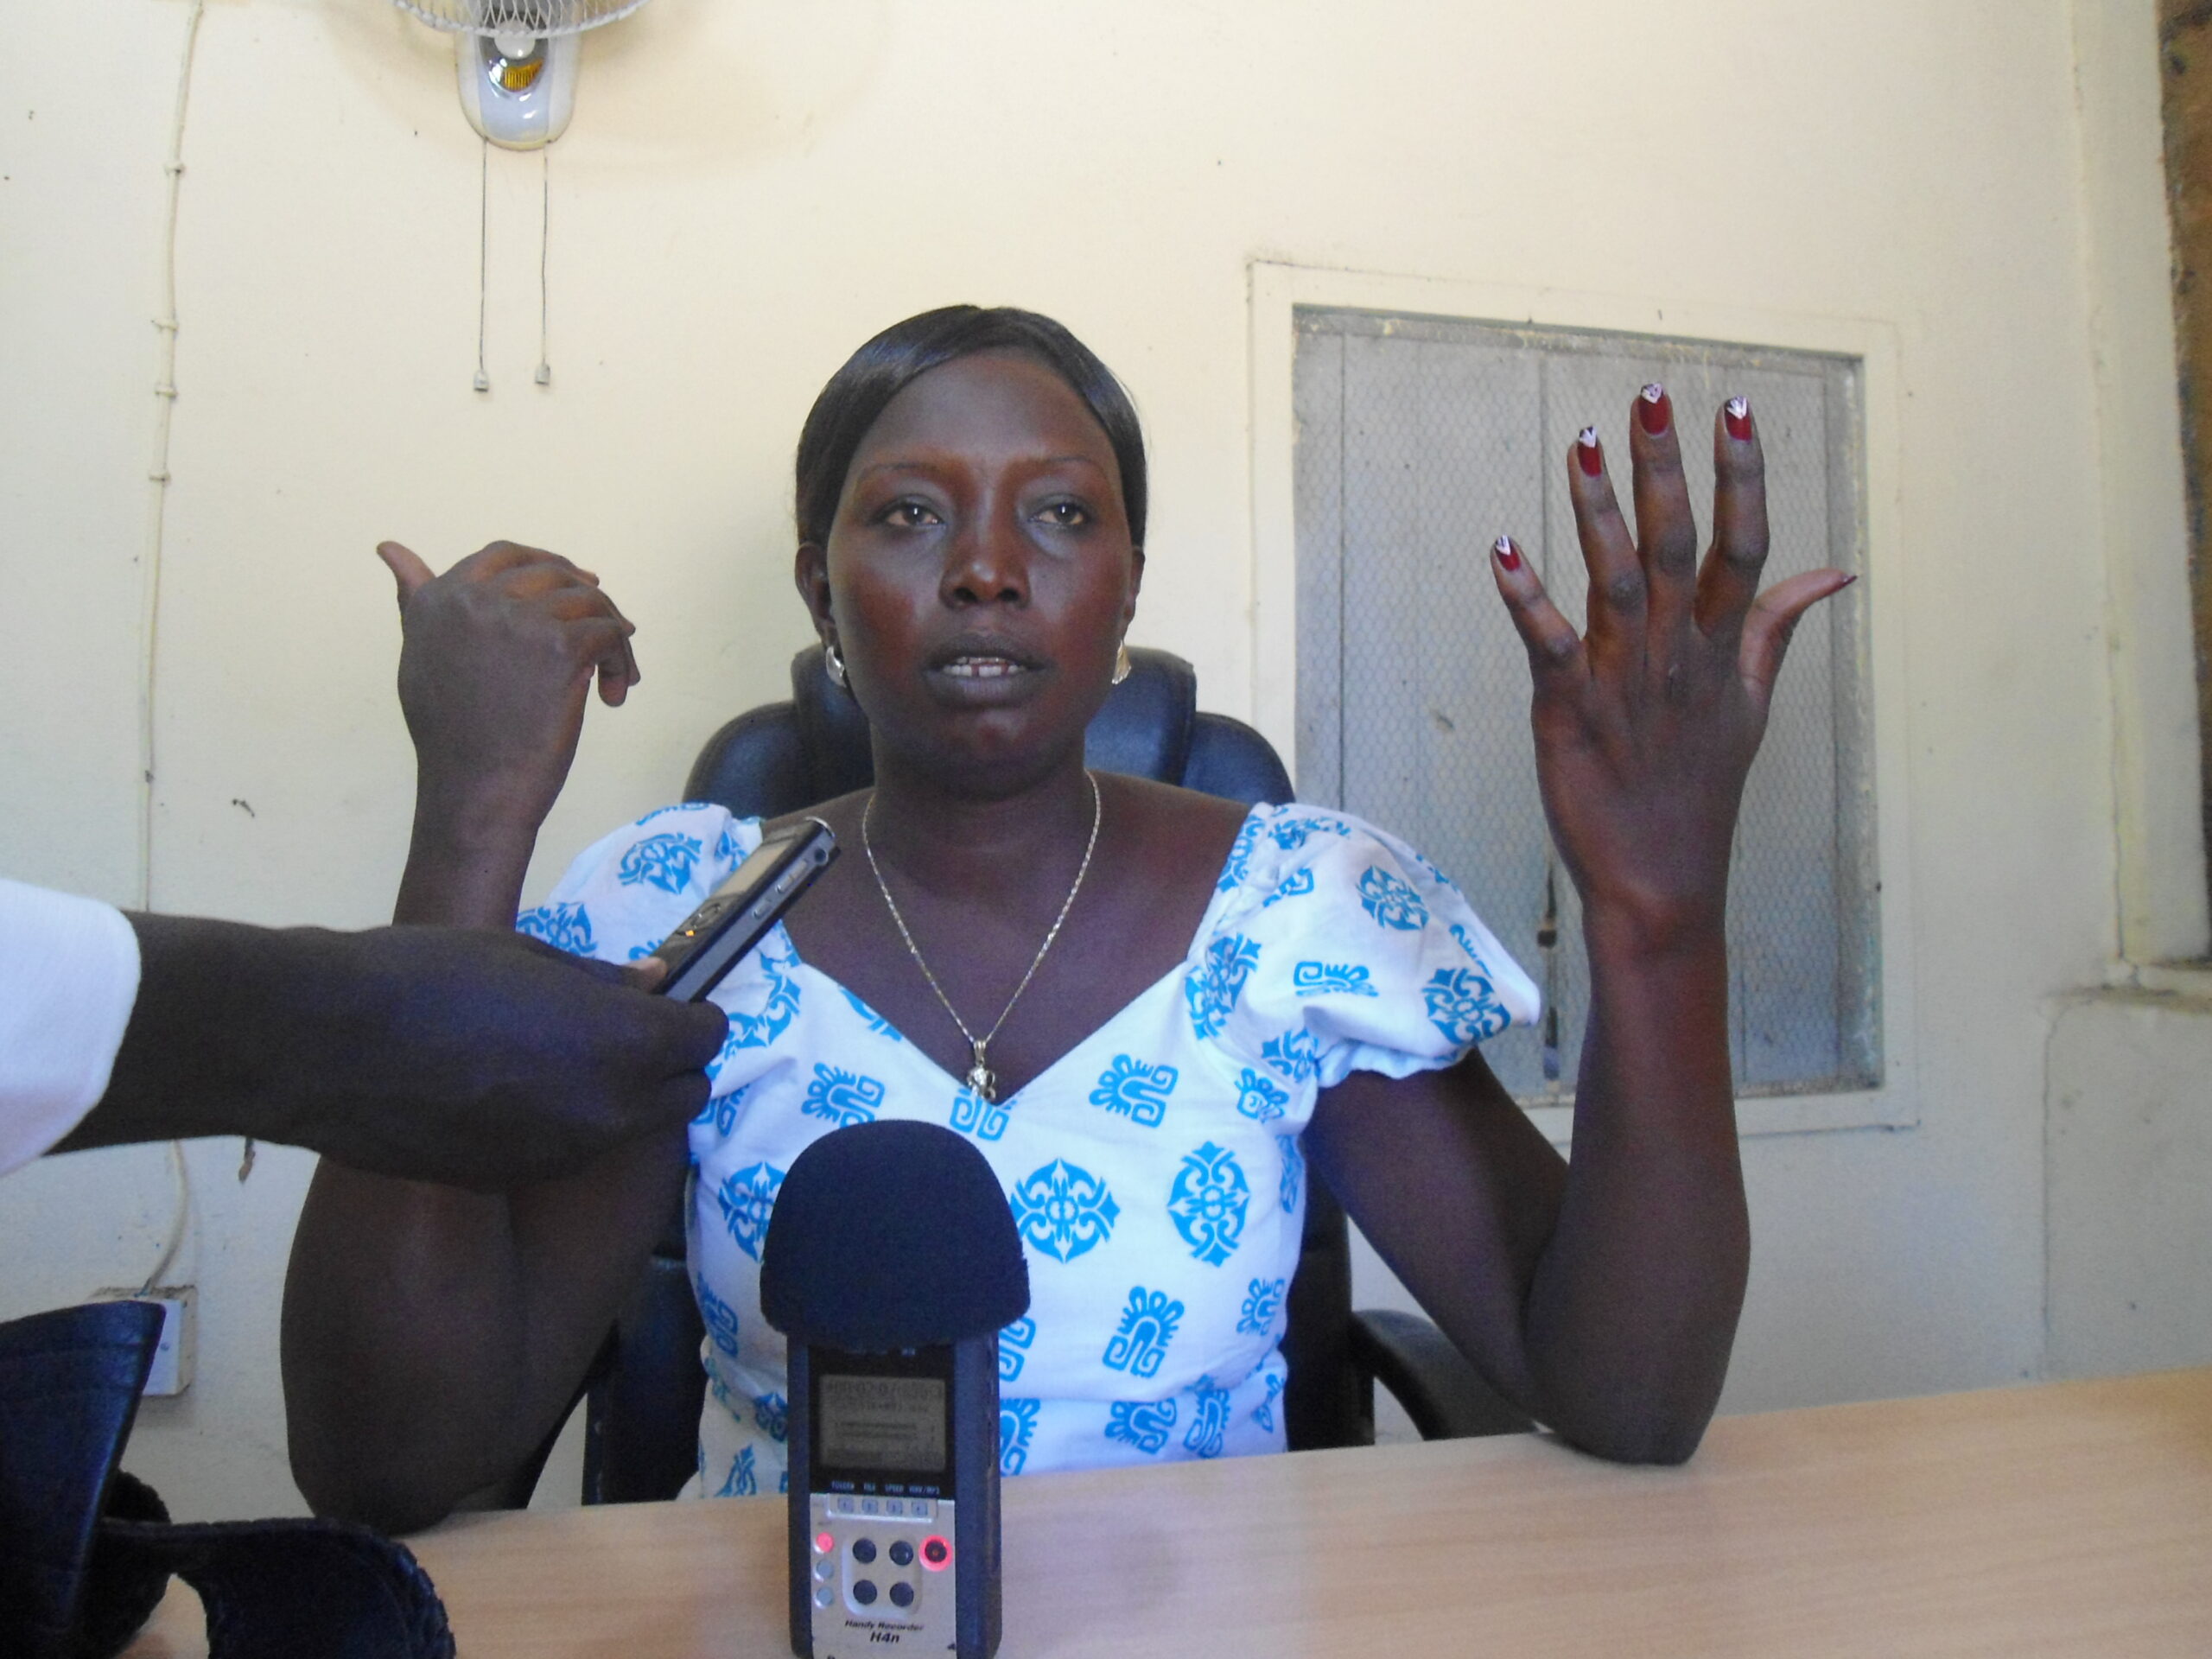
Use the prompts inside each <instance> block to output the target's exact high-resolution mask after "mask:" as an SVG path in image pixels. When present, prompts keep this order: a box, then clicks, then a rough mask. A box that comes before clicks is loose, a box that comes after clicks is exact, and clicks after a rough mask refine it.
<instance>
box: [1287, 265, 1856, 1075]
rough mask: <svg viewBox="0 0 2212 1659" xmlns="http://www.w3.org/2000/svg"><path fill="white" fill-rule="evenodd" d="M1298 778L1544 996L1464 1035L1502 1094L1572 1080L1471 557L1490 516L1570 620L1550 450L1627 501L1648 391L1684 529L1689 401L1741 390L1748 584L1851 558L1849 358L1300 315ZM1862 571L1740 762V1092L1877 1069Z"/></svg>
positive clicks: (1479, 556)
mask: <svg viewBox="0 0 2212 1659" xmlns="http://www.w3.org/2000/svg"><path fill="white" fill-rule="evenodd" d="M1293 316H1294V327H1295V328H1296V336H1297V338H1296V356H1295V365H1294V375H1293V398H1294V405H1295V416H1296V422H1297V427H1296V430H1297V438H1296V450H1295V456H1294V483H1295V491H1296V526H1297V546H1298V597H1297V615H1298V728H1297V730H1298V739H1297V756H1298V758H1297V766H1298V779H1299V792H1300V796H1301V797H1302V798H1305V799H1307V800H1311V801H1315V802H1321V803H1326V804H1332V805H1336V806H1339V807H1342V808H1343V809H1344V810H1347V811H1351V812H1354V813H1357V814H1358V815H1359V816H1360V817H1364V818H1368V819H1370V820H1372V821H1373V822H1375V823H1379V824H1382V825H1383V826H1385V827H1387V828H1389V829H1394V830H1395V831H1397V832H1398V833H1399V834H1401V835H1402V836H1406V837H1407V838H1408V840H1410V841H1411V842H1414V845H1416V846H1418V847H1420V848H1421V849H1422V850H1423V851H1424V852H1426V853H1427V855H1429V856H1430V857H1431V858H1433V859H1434V860H1435V861H1436V862H1437V863H1438V864H1439V865H1440V866H1441V867H1442V868H1443V869H1444V870H1445V871H1446V873H1447V874H1450V875H1451V876H1452V878H1453V879H1454V880H1457V881H1458V882H1459V885H1460V886H1461V887H1464V888H1465V890H1466V892H1467V893H1468V894H1469V896H1470V897H1471V899H1472V900H1473V902H1474V905H1475V907H1476V909H1477V910H1478V911H1479V912H1481V913H1482V915H1483V917H1484V920H1486V921H1487V922H1488V923H1489V924H1490V925H1491V928H1492V929H1493V930H1495V931H1496V932H1497V935H1498V937H1499V938H1500V939H1501V940H1502V941H1503V943H1504V944H1505V945H1506V947H1507V949H1509V950H1511V951H1512V952H1513V953H1514V954H1515V956H1516V957H1518V958H1519V960H1520V961H1521V963H1522V964H1523V966H1525V967H1526V968H1527V969H1529V972H1530V973H1531V975H1532V976H1535V979H1536V981H1537V983H1538V984H1539V985H1540V986H1541V987H1542V988H1543V990H1544V993H1545V1004H1546V1014H1545V1019H1544V1023H1543V1025H1542V1026H1541V1027H1540V1028H1539V1029H1537V1030H1535V1031H1519V1030H1516V1031H1513V1032H1509V1033H1506V1034H1505V1035H1504V1036H1503V1037H1501V1038H1499V1039H1496V1040H1494V1041H1492V1042H1491V1043H1490V1044H1488V1045H1486V1046H1485V1047H1484V1054H1485V1056H1486V1057H1487V1058H1488V1059H1489V1061H1490V1063H1491V1066H1492V1068H1493V1069H1494V1070H1495V1071H1497V1074H1498V1076H1499V1077H1501V1078H1502V1079H1503V1081H1504V1083H1505V1084H1506V1086H1507V1088H1509V1089H1510V1090H1512V1092H1513V1093H1514V1095H1515V1096H1516V1097H1517V1098H1519V1099H1520V1100H1521V1101H1522V1103H1525V1104H1529V1105H1532V1106H1535V1105H1555V1104H1559V1103H1561V1102H1562V1101H1564V1100H1566V1099H1567V1098H1568V1097H1569V1096H1571V1095H1572V1092H1573V1082H1574V1077H1575V1070H1576V1059H1577V1052H1578V1048H1579V1045H1580V1036H1581V1030H1582V1024H1583V1020H1584V1019H1585V1017H1586V1012H1587V1009H1588V1004H1589V970H1588V965H1587V963H1586V959H1585V957H1584V955H1583V951H1582V942H1581V928H1580V917H1579V914H1578V909H1577V904H1576V899H1575V895H1574V890H1573V884H1572V883H1571V882H1570V881H1569V880H1568V879H1567V873H1566V872H1565V870H1564V869H1562V868H1560V865H1559V862H1558V861H1557V859H1556V857H1555V856H1554V853H1553V850H1552V847H1551V842H1550V839H1549V836H1548V835H1547V833H1546V830H1545V827H1544V817H1543V809H1542V806H1541V804H1540V802H1539V801H1538V798H1537V794H1536V772H1535V752H1534V748H1533V747H1532V742H1531V739H1530V735H1529V671H1528V664H1527V658H1526V657H1525V655H1524V653H1523V652H1522V646H1521V644H1520V640H1519V638H1518V636H1517V635H1516V633H1515V632H1514V631H1513V627H1512V625H1511V623H1510V621H1509V620H1507V617H1506V615H1505V612H1504V609H1503V607H1502V606H1501V605H1500V604H1499V602H1498V599H1497V593H1496V590H1495V588H1493V586H1492V582H1491V575H1490V571H1489V569H1488V566H1487V563H1486V560H1487V557H1488V550H1489V547H1490V543H1491V539H1492V538H1493V537H1496V536H1497V534H1498V532H1499V531H1510V532H1511V533H1512V534H1513V535H1514V536H1515V537H1516V538H1517V539H1518V540H1519V541H1520V542H1521V543H1522V545H1523V547H1524V548H1525V549H1526V550H1527V552H1528V554H1529V557H1530V558H1532V559H1533V560H1535V562H1536V566H1537V569H1539V570H1540V571H1541V574H1542V576H1543V579H1544V582H1545V585H1546V587H1547V588H1548V589H1549V590H1550V592H1551V594H1552V595H1553V597H1554V600H1556V601H1557V602H1558V603H1559V605H1560V608H1561V609H1562V610H1563V611H1565V612H1566V613H1567V615H1568V616H1570V617H1572V618H1573V619H1575V620H1576V621H1577V624H1578V626H1579V625H1580V620H1581V617H1582V612H1583V606H1584V601H1585V596H1586V592H1587V588H1588V582H1587V576H1586V571H1585V570H1584V568H1583V565H1582V561H1581V555H1580V549H1579V547H1578V544H1577V543H1576V541H1575V537H1574V524H1573V512H1572V510H1571V508H1570V506H1569V505H1568V502H1567V480H1566V472H1565V467H1566V456H1567V447H1568V445H1569V444H1570V443H1571V442H1573V437H1574V434H1575V433H1576V431H1577V430H1578V429H1580V428H1581V427H1583V426H1585V425H1587V424H1590V423H1593V422H1594V423H1597V425H1598V427H1599V431H1600V433H1601V434H1602V435H1604V436H1605V438H1606V439H1607V440H1608V441H1609V442H1608V450H1609V453H1610V454H1611V456H1612V457H1613V458H1614V462H1615V467H1616V480H1615V481H1616V484H1617V486H1618V488H1619V490H1620V492H1621V494H1622V496H1623V507H1624V511H1628V512H1630V513H1631V515H1632V512H1633V507H1632V504H1630V502H1629V501H1628V500H1627V499H1626V497H1627V492H1628V474H1627V449H1628V445H1627V442H1626V441H1625V423H1626V422H1627V420H1628V418H1629V413H1628V411H1629V406H1630V402H1631V400H1632V399H1633V398H1634V397H1635V396H1636V393H1637V388H1639V387H1640V386H1642V385H1644V384H1645V383H1646V382H1647V381H1651V380H1658V381H1662V382H1664V383H1665V385H1666V386H1667V388H1668V390H1669V392H1671V393H1672V394H1673V397H1674V404H1675V410H1676V411H1677V416H1676V418H1677V419H1678V420H1679V421H1680V423H1681V430H1682V435H1683V442H1682V451H1683V459H1684V463H1685V466H1686V468H1687V470H1688V474H1689V479H1690V490H1691V497H1692V499H1693V500H1694V502H1695V503H1696V504H1697V506H1698V513H1699V530H1700V534H1701V535H1706V534H1709V533H1710V511H1711V505H1712V499H1713V459H1712V449H1711V445H1710V444H1709V443H1707V442H1705V441H1704V434H1705V433H1706V432H1707V430H1708V429H1709V423H1710V421H1711V419H1712V415H1713V410H1715V409H1717V408H1718V407H1719V404H1721V403H1722V402H1724V401H1725V400H1726V398H1728V397H1732V396H1734V395H1736V394H1738V393H1741V394H1742V395H1744V396H1745V397H1749V398H1750V399H1751V406H1752V409H1753V410H1754V411H1755V412H1756V414H1757V416H1758V422H1759V434H1760V437H1761V441H1762V443H1763V445H1764V449H1765V453H1766V461H1767V502H1768V515H1769V518H1770V524H1771V527H1772V550H1771V552H1770V556H1769V561H1768V565H1767V572H1766V579H1767V580H1768V581H1769V582H1773V581H1777V580H1778V579H1780V578H1781V577H1783V576H1786V575H1790V574H1791V573H1793V572H1795V571H1799V570H1806V569H1814V568H1816V567H1818V566H1820V565H1824V564H1831V565H1836V566H1840V567H1841V568H1843V569H1850V570H1859V569H1863V567H1864V558H1863V545H1862V544H1863V541H1864V535H1865V531H1864V524H1865V512H1864V500H1863V497H1864V486H1863V484H1862V481H1861V480H1862V477H1863V470H1864V469H1863V463H1862V460H1861V454H1862V448H1863V438H1862V429H1863V419H1862V416H1861V414H1860V408H1859V390H1860V389H1859V363H1858V360H1857V359H1852V358H1846V357H1838V356H1829V355H1824V354H1821V353H1810V352H1798V351H1779V350H1764V349H1761V348H1759V347H1757V346H1715V345H1713V344H1712V343H1710V342H1707V341H1702V340H1666V339H1659V338H1650V337H1644V336H1638V335H1625V334H1597V333H1588V332H1576V331H1572V330H1567V329H1557V328H1542V327H1514V326H1506V325H1499V324H1493V323H1484V322H1475V321H1458V320H1449V319H1438V318H1431V317H1414V316H1392V315H1381V314H1377V313H1375V312H1371V311H1359V310H1349V309H1335V308H1310V307H1305V306H1300V307H1299V308H1296V310H1295V311H1294V313H1293ZM1865 589H1866V584H1865V583H1864V582H1860V583H1859V584H1858V585H1856V586H1855V587H1853V588H1850V589H1847V591H1846V592H1845V593H1844V594H1842V595H1840V596H1839V597H1838V598H1837V599H1834V600H1832V601H1828V602H1827V604H1826V605H1824V606H1823V607H1821V608H1820V609H1818V610H1816V611H1815V612H1814V613H1813V614H1812V615H1811V616H1810V617H1809V618H1808V619H1807V620H1806V621H1805V623H1804V624H1803V625H1802V626H1801V627H1800V628H1799V629H1798V630H1797V634H1796V639H1795V641H1794V642H1793V644H1792V645H1791V646H1790V650H1789V659H1788V661H1787V662H1786V663H1785V664H1784V665H1783V674H1782V681H1781V684H1780V686H1779V687H1778V689H1777V692H1776V696H1775V700H1774V704H1773V709H1772V713H1771V716H1770V722H1769V725H1768V728H1767V735H1766V742H1765V746H1764V748H1763V749H1762V750H1761V752H1760V754H1759V757H1758V761H1757V762H1756V763H1755V764H1754V766H1752V768H1751V779H1750V782H1749V784H1748V785H1747V787H1746V788H1745V796H1744V809H1743V817H1742V820H1741V823H1740V824H1739V827H1738V831H1737V837H1736V846H1735V849H1734V855H1733V868H1732V875H1731V878H1730V882H1729V893H1728V944H1729V960H1730V970H1731V975H1732V984H1731V987H1730V997H1731V1008H1730V1019H1731V1028H1732V1044H1733V1051H1734V1052H1733V1058H1734V1063H1735V1074H1736V1084H1737V1092H1738V1094H1739V1095H1745V1096H1754V1095H1783V1094H1808V1093H1834V1092H1839V1091H1845V1090H1866V1089H1873V1088H1877V1087H1878V1086H1879V1085H1880V1084H1881V1082H1882V1042H1881V1029H1880V998H1879V937H1878V915H1877V894H1878V885H1877V880H1876V863H1875V820H1874V798H1873V787H1872V732H1871V729H1870V726H1871V704H1870V698H1869V696H1868V674H1867V671H1866V652H1865V650H1864V643H1865V617H1866V593H1865Z"/></svg>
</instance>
